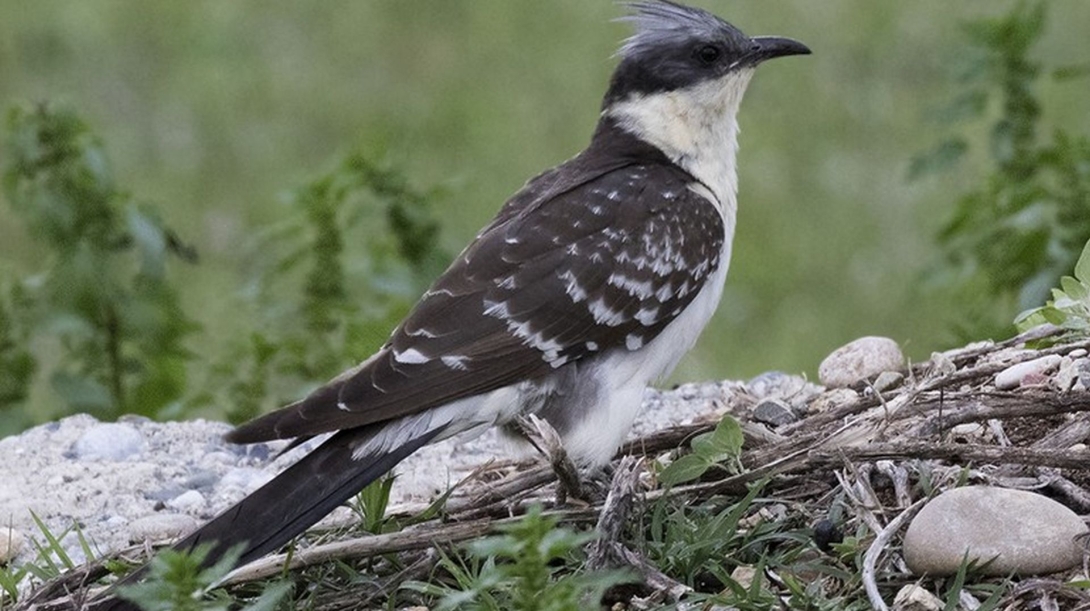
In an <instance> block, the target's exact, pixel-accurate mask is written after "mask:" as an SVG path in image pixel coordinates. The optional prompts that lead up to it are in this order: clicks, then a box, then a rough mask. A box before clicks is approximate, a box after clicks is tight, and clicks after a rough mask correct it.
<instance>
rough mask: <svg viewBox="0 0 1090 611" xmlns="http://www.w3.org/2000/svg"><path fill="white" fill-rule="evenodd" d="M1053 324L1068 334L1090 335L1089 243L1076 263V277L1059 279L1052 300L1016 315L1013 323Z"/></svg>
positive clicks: (1020, 326)
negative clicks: (1058, 285)
mask: <svg viewBox="0 0 1090 611" xmlns="http://www.w3.org/2000/svg"><path fill="white" fill-rule="evenodd" d="M1044 323H1052V324H1054V325H1056V326H1058V327H1060V328H1062V329H1064V330H1066V331H1067V332H1068V333H1071V334H1078V335H1087V334H1090V242H1087V243H1086V246H1085V247H1083V249H1082V255H1081V256H1080V257H1079V260H1078V262H1076V263H1075V276H1074V277H1071V276H1064V277H1063V278H1060V288H1058V289H1057V288H1054V289H1052V299H1050V300H1049V301H1048V303H1046V304H1045V305H1044V306H1041V307H1039V308H1034V309H1032V310H1028V311H1026V312H1023V313H1021V314H1019V315H1018V318H1016V319H1015V321H1014V324H1015V326H1017V327H1018V330H1019V331H1027V330H1029V329H1032V328H1033V327H1036V326H1037V325H1040V324H1044Z"/></svg>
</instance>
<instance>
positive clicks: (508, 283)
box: [496, 274, 518, 289]
mask: <svg viewBox="0 0 1090 611" xmlns="http://www.w3.org/2000/svg"><path fill="white" fill-rule="evenodd" d="M496 286H497V287H498V288H501V289H513V288H516V287H517V286H518V282H517V281H515V275H514V274H511V275H510V276H507V277H505V278H503V279H501V280H497V281H496Z"/></svg>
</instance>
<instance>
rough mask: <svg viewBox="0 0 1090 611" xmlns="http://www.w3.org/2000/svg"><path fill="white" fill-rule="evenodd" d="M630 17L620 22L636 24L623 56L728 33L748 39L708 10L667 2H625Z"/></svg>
mask: <svg viewBox="0 0 1090 611" xmlns="http://www.w3.org/2000/svg"><path fill="white" fill-rule="evenodd" d="M623 6H625V7H627V8H628V10H629V11H630V14H628V15H625V16H624V17H619V18H617V21H622V22H626V23H632V24H634V26H635V29H636V31H635V33H633V34H632V36H630V37H628V38H627V39H626V40H625V41H624V43H623V44H622V45H621V48H620V49H619V50H618V51H617V55H618V56H620V57H625V58H627V57H633V56H638V55H642V54H644V53H645V52H648V51H653V50H654V49H662V48H663V47H672V46H675V45H678V44H682V43H684V42H685V41H689V40H692V39H693V38H699V39H706V40H714V39H717V38H721V37H723V35H724V34H727V35H729V36H731V37H733V35H737V36H744V35H743V34H742V33H741V32H740V31H738V29H737V28H735V27H734V26H732V25H731V24H729V23H727V22H725V21H723V20H722V19H720V18H718V17H716V16H715V15H713V14H711V13H709V12H708V11H705V10H702V9H698V8H695V7H691V6H684V5H681V4H676V3H674V2H669V1H667V0H646V1H640V2H625V3H623Z"/></svg>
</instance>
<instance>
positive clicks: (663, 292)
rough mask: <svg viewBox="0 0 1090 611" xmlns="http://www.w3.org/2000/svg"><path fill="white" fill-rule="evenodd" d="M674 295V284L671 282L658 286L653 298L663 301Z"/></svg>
mask: <svg viewBox="0 0 1090 611" xmlns="http://www.w3.org/2000/svg"><path fill="white" fill-rule="evenodd" d="M673 296H674V285H673V283H671V282H667V283H666V284H664V285H662V286H660V287H659V290H657V291H655V299H658V300H659V301H660V302H662V303H665V302H666V301H667V300H668V299H670V298H671V297H673Z"/></svg>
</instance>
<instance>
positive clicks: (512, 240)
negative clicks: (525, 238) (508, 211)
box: [503, 235, 521, 244]
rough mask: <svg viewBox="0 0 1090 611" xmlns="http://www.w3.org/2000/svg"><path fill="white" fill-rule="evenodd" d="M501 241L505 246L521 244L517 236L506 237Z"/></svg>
mask: <svg viewBox="0 0 1090 611" xmlns="http://www.w3.org/2000/svg"><path fill="white" fill-rule="evenodd" d="M503 241H504V243H505V244H518V243H519V242H521V240H519V238H518V236H514V235H509V236H507V237H506V238H504V239H503Z"/></svg>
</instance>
